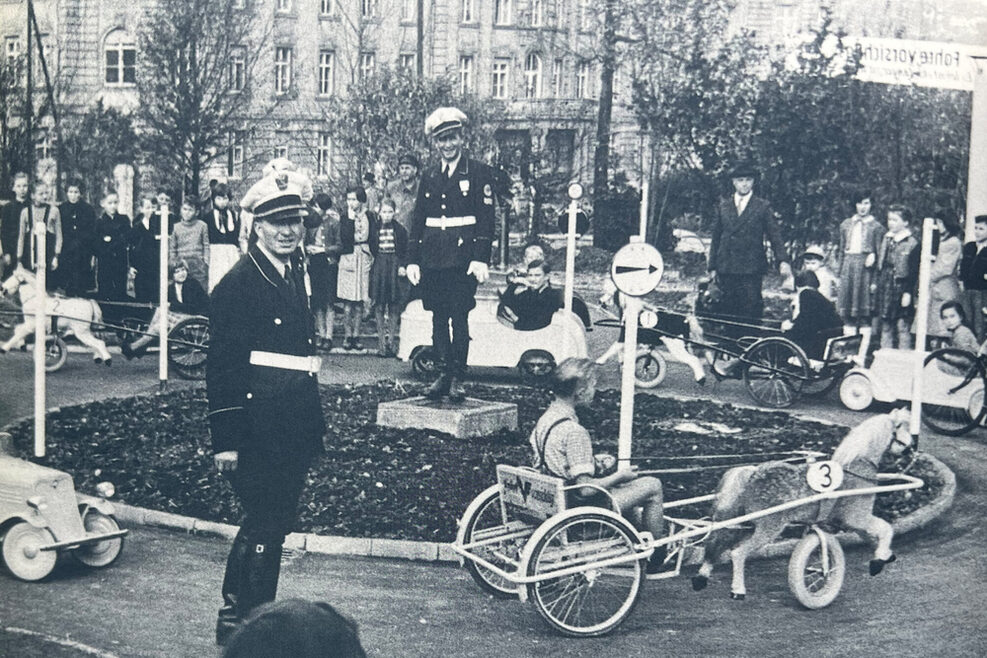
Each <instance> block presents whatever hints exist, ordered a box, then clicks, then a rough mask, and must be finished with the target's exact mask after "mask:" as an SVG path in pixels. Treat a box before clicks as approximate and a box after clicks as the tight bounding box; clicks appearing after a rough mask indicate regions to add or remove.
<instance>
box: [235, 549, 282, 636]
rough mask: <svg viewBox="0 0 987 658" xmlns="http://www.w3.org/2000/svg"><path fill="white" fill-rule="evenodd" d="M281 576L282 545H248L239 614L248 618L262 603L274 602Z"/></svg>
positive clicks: (242, 573) (238, 603) (242, 577)
mask: <svg viewBox="0 0 987 658" xmlns="http://www.w3.org/2000/svg"><path fill="white" fill-rule="evenodd" d="M280 574H281V544H275V543H273V542H271V543H267V544H256V543H253V542H249V543H248V544H247V554H246V558H245V560H244V567H243V571H242V572H241V574H240V592H239V594H240V598H239V600H238V601H237V612H239V614H240V618H241V619H242V618H244V617H246V616H247V615H248V614H249V613H250V611H251V610H253V609H254V608H256V607H257V606H259V605H260V604H261V603H267V602H268V601H273V600H274V598H275V597H276V596H277V593H278V576H279V575H280Z"/></svg>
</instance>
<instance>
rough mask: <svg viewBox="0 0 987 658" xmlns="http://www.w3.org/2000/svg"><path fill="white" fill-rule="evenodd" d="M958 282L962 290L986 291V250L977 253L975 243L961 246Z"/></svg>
mask: <svg viewBox="0 0 987 658" xmlns="http://www.w3.org/2000/svg"><path fill="white" fill-rule="evenodd" d="M960 280H961V281H962V282H963V288H964V290H987V249H984V250H982V251H979V250H978V249H977V243H976V242H967V243H966V244H965V245H963V258H962V260H960ZM974 312H977V311H974Z"/></svg>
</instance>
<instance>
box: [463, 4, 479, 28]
mask: <svg viewBox="0 0 987 658" xmlns="http://www.w3.org/2000/svg"><path fill="white" fill-rule="evenodd" d="M461 20H462V21H463V22H464V23H473V22H475V21H476V0H463V13H462V16H461Z"/></svg>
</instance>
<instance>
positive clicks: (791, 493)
mask: <svg viewBox="0 0 987 658" xmlns="http://www.w3.org/2000/svg"><path fill="white" fill-rule="evenodd" d="M908 419H909V413H908V410H907V409H896V410H894V411H892V412H891V413H888V414H882V415H879V416H874V417H872V418H870V419H868V420H865V421H864V422H862V423H860V425H858V426H857V427H855V428H853V429H852V430H851V431H850V433H849V434H847V435H846V437H845V438H844V439H843V441H842V442H841V443H840V445H839V446H837V448H836V451H835V452H834V453H833V457H832V459H833V461H835V462H838V463H839V464H840V466H842V467H843V471H844V480H843V484H842V486H841V487H840V490H846V489H854V488H864V487H871V486H874V485H875V484H876V480H875V477H874V476H875V475H876V474H877V468H878V463H880V461H881V457H882V456H883V455H884V453H885V452H886V451H888V450H890V451H891V454H893V455H900V454H902V453H905V452H911V451H912V449H913V446H912V437H911V434H909V431H908ZM807 469H808V467H807V466H806V465H804V464H801V465H796V464H789V463H784V462H767V463H765V464H760V465H758V466H740V467H737V468H732V469H730V470H729V471H727V472H726V473H724V474H723V477H722V479H721V480H720V486H719V488H718V489H717V494H716V501H715V502H714V504H713V521H725V520H728V519H732V518H736V517H738V516H741V515H744V514H750V513H753V512H757V511H760V510H764V509H768V508H770V507H774V506H776V505H780V504H782V503H787V502H789V501H794V500H798V499H800V498H805V497H808V496H811V495H813V494H815V493H816V492H814V491H813V490H812V489H810V488H809V485H808V484H807V483H806V471H807ZM875 497H876V494H868V495H860V496H846V497H842V498H836V499H828V500H823V501H820V502H815V503H810V504H807V505H802V506H799V507H796V508H793V509H789V510H785V511H782V512H778V513H776V514H770V515H767V516H763V517H761V518H758V519H755V520H753V521H751V522H750V523H751V524H753V525H754V532H753V534H751V533H750V531H749V530H748V531H743V530H737V529H724V530H720V531H716V532H714V533H712V535H711V536H710V538H709V540H708V541H707V542H706V552H705V558H704V561H703V563H702V566H700V567H699V572H698V574H697V575H696V576H694V577H693V578H692V588H693V589H695V590H701V589H703V588H704V587H706V584H707V582H708V579H709V575H710V573H712V571H713V564H714V563H715V562H716V561H717V560H718V558H719V557H720V556H721V555H722V554H723V552H724V551H725V550H727V549H730V547H731V546H732V547H733V548H732V549H730V559H731V561H732V563H733V583H732V585H731V591H730V597H731V598H733V599H738V600H739V599H743V598H744V597H745V595H746V588H745V586H744V564H745V562H746V560H747V557H748V556H749V555H751V554H753V553H754V552H755V551H757V550H759V549H761V548H763V547H764V546H766V545H767V544H768V543H770V542H771V541H773V540H774V539H775V538H776V537H778V535H780V534H781V531H782V530H783V529H784V527H785V526H786V525H787V524H789V523H795V522H802V523H816V522H824V521H825V522H827V523H832V524H834V525H837V526H840V527H842V528H845V529H847V530H853V531H855V532H857V533H858V534H859V535H860V536H861V537H863V538H865V539H867V540H869V541H870V542H871V543H872V544H874V545H875V550H874V558H873V559H872V560H871V561H870V574H871V575H872V576H876V575H877V574H879V573H880V572H881V570H882V569H883V568H884V565H885V564H887V563H889V562H893V561H894V559H895V556H894V553H892V552H891V539H892V536H893V535H894V531H893V530H892V528H891V524H890V523H888V522H887V521H884V520H883V519H879V518H878V517H876V516H874V514H873V509H874V499H875Z"/></svg>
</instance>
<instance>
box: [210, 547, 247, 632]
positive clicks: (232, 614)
mask: <svg viewBox="0 0 987 658" xmlns="http://www.w3.org/2000/svg"><path fill="white" fill-rule="evenodd" d="M246 555H247V542H246V540H245V539H244V538H243V537H241V536H240V535H237V537H236V539H234V540H233V547H232V548H231V549H230V555H229V557H227V558H226V574H225V575H224V576H223V607H222V608H220V609H219V615H218V616H217V618H216V644H218V645H219V646H221V647H222V646H226V642H227V641H228V640H229V639H230V636H231V635H233V632H234V631H235V630H236V629H237V628H238V627H239V626H240V620H241V617H240V614H239V610H238V607H237V601H238V599H239V592H240V579H241V577H242V576H241V574H242V573H243V565H244V562H245V561H246Z"/></svg>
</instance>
